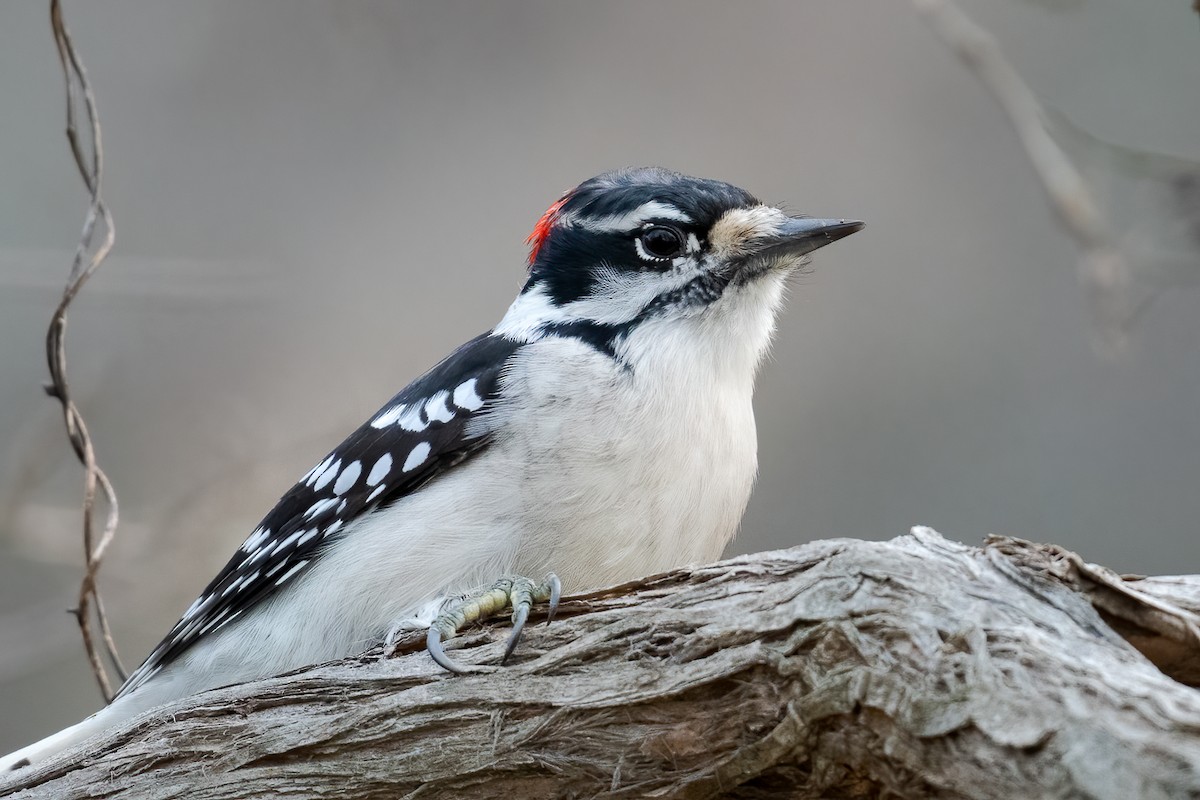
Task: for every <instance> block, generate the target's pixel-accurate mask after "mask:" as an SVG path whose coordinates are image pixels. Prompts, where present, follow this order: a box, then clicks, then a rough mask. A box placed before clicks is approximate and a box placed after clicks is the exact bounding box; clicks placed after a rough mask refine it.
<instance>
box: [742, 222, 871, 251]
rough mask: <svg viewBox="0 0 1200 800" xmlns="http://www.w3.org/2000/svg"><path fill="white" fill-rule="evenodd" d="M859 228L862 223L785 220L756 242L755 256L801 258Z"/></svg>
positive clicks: (861, 227)
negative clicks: (773, 230)
mask: <svg viewBox="0 0 1200 800" xmlns="http://www.w3.org/2000/svg"><path fill="white" fill-rule="evenodd" d="M862 229H863V223H861V222H859V221H858V220H853V219H813V218H812V217H788V218H787V220H786V221H785V222H784V223H783V224H782V225H780V226H779V227H778V229H777V230H776V231H775V232H773V233H772V234H770V235H769V236H766V237H763V238H762V239H759V240H758V247H757V249H756V251H755V255H756V256H802V255H804V254H805V253H811V252H812V251H813V250H816V249H817V248H819V247H824V246H825V245H827V244H831V243H833V242H836V241H837V240H838V239H843V238H845V237H847V236H849V235H850V234H852V233H854V232H856V231H861V230H862Z"/></svg>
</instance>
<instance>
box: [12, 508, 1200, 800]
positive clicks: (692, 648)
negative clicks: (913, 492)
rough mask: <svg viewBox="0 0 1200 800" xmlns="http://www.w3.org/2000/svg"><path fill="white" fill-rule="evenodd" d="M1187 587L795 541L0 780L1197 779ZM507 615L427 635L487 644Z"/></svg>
mask: <svg viewBox="0 0 1200 800" xmlns="http://www.w3.org/2000/svg"><path fill="white" fill-rule="evenodd" d="M1198 610H1200V577H1180V578H1140V579H1122V578H1120V577H1119V576H1116V575H1115V574H1113V573H1111V572H1109V571H1108V570H1105V569H1103V568H1101V567H1096V566H1094V565H1089V564H1086V563H1085V562H1084V561H1083V560H1082V559H1080V558H1079V557H1078V556H1076V555H1074V554H1072V553H1069V552H1067V551H1064V550H1062V549H1060V548H1057V547H1053V546H1045V545H1034V544H1030V543H1028V542H1022V541H1019V540H1014V539H992V540H989V542H988V543H987V544H986V545H985V546H984V547H968V546H966V545H962V544H958V543H955V542H951V541H947V540H945V539H943V538H941V537H940V536H938V535H937V534H936V533H934V532H933V531H930V530H928V529H917V530H914V531H913V532H912V533H911V534H909V535H906V536H902V537H899V538H897V539H895V540H892V541H890V542H862V541H854V540H835V541H822V542H814V543H811V544H808V545H804V546H802V547H797V548H793V549H790V550H783V551H778V552H771V553H760V554H757V555H753V556H745V557H740V558H734V559H730V560H727V561H723V562H721V563H718V564H714V565H712V566H705V567H699V568H695V569H690V570H680V571H676V572H671V573H668V574H664V575H659V576H654V577H651V578H647V579H645V580H642V581H638V582H635V583H631V584H628V585H625V586H619V587H615V588H613V589H608V590H605V591H602V592H596V593H593V594H589V595H585V596H580V597H575V598H570V599H569V600H567V601H565V602H564V605H563V609H562V612H563V613H562V619H561V620H556V621H555V622H554V624H552V625H550V626H537V627H532V628H530V629H529V630H527V632H526V635H525V638H524V639H523V641H522V643H521V646H520V648H519V649H518V651H517V655H516V656H515V657H514V661H513V663H511V664H510V665H509V666H507V667H503V668H495V667H492V666H477V667H475V668H473V670H472V671H471V673H470V674H467V675H462V676H454V675H449V674H446V673H444V672H442V671H440V670H439V669H437V668H436V667H434V666H433V665H432V664H431V663H430V661H429V659H428V657H427V656H426V655H425V654H424V653H422V652H420V641H419V637H416V638H414V639H413V640H409V641H405V642H402V643H401V647H400V652H399V653H398V654H397V655H396V656H395V657H392V658H381V656H380V655H379V653H378V652H375V653H370V654H366V655H364V656H360V657H358V658H353V659H348V660H346V661H341V662H337V663H331V664H324V665H319V666H315V667H312V668H310V669H306V670H302V671H298V672H295V673H292V674H289V675H285V676H282V677H279V678H274V679H271V680H266V681H260V682H257V683H253V684H246V685H241V686H234V687H230V688H226V689H220V690H217V691H213V692H208V693H205V694H203V695H199V696H196V697H194V698H191V699H189V700H187V701H185V702H181V703H178V704H176V705H174V706H171V707H168V708H166V709H160V710H159V711H158V712H152V713H150V714H147V715H144V716H142V717H140V718H138V719H136V720H134V721H133V722H131V723H130V724H129V725H127V726H125V727H123V728H121V729H119V730H115V731H113V732H111V733H110V734H108V735H106V736H105V737H103V738H102V740H97V741H95V742H93V743H91V744H90V746H87V747H85V748H83V749H80V750H76V751H74V752H72V753H68V754H64V756H63V757H62V758H59V759H56V760H54V761H52V762H48V763H46V764H44V765H39V766H37V767H34V768H30V769H29V770H26V771H24V772H22V773H17V775H18V776H19V781H20V783H17V784H9V785H8V786H7V787H6V788H7V789H8V790H10V791H11V790H13V789H18V788H20V787H23V790H20V791H18V792H17V794H16V795H15V796H16V797H21V798H93V797H119V798H135V797H136V798H188V799H189V800H207V799H208V798H214V799H215V798H248V797H327V796H328V797H339V798H389V799H390V798H400V797H422V798H432V797H458V798H492V797H501V796H509V797H520V798H522V800H528V799H531V798H543V797H662V798H717V797H721V798H752V797H788V798H816V797H837V798H859V797H864V798H865V797H881V796H889V797H900V798H909V797H950V798H960V797H961V798H968V797H969V798H1006V799H1007V798H1017V797H1096V798H1121V800H1125V799H1126V798H1135V797H1140V798H1158V797H1161V798H1168V797H1170V798H1174V797H1200V692H1198V691H1197V690H1196V689H1195V688H1193V686H1194V685H1195V684H1196V683H1198V682H1200V681H1198V677H1200V617H1198V616H1197V611H1198ZM506 633H507V629H506V628H505V627H504V626H502V625H500V626H498V627H496V628H495V629H490V628H489V629H486V630H484V631H483V632H482V633H479V632H477V633H472V634H470V635H468V636H466V637H464V639H462V640H461V642H462V646H461V647H459V648H458V649H457V650H455V651H453V656H454V657H455V658H456V659H457V660H459V662H460V663H463V664H472V665H491V664H495V662H496V661H497V659H498V657H499V654H500V652H501V648H502V640H503V638H504V636H505V635H506ZM1130 642H1133V643H1134V644H1136V645H1137V646H1138V647H1139V648H1141V649H1142V651H1144V652H1145V653H1146V655H1143V652H1139V650H1138V649H1135V647H1134V646H1132V645H1131V644H1130ZM1151 658H1153V659H1155V662H1152V661H1151V660H1150V659H1151ZM1155 663H1157V664H1158V666H1156V665H1155ZM1188 684H1192V685H1188ZM0 791H2V790H0Z"/></svg>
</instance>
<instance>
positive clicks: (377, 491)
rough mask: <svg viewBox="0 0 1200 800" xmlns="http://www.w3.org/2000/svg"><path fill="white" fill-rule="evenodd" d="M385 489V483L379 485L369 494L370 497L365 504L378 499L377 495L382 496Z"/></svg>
mask: <svg viewBox="0 0 1200 800" xmlns="http://www.w3.org/2000/svg"><path fill="white" fill-rule="evenodd" d="M386 488H387V484H386V483H381V484H379V485H378V486H376V487H375V491H373V492H371V494H370V496H369V497H368V498H367V502H368V503H369V502H371V501H372V500H374V499H375V498H376V497H379V495H381V494H383V490H384V489H386Z"/></svg>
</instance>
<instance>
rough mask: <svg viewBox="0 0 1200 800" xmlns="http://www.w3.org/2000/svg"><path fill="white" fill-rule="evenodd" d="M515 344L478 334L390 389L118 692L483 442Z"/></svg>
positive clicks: (280, 505) (136, 683)
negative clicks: (360, 520)
mask: <svg viewBox="0 0 1200 800" xmlns="http://www.w3.org/2000/svg"><path fill="white" fill-rule="evenodd" d="M518 347H519V344H518V343H517V342H515V341H512V340H510V339H506V338H503V337H500V336H496V335H492V334H484V335H482V336H479V337H476V338H475V339H472V340H471V341H469V342H467V343H466V344H464V345H463V346H462V347H460V348H458V349H457V350H456V351H454V353H452V354H451V355H450V356H448V357H447V358H446V359H445V360H443V361H442V362H441V363H440V364H438V365H437V366H435V367H434V368H433V369H431V370H430V371H429V372H427V373H425V375H423V376H422V377H420V378H418V379H417V380H416V381H414V382H413V383H411V384H409V385H408V386H407V387H406V388H405V389H404V390H403V391H401V392H400V393H399V394H398V395H396V396H395V397H393V398H392V399H391V401H389V402H388V403H387V405H385V406H384V407H383V408H382V409H380V411H379V413H377V414H376V415H375V416H374V417H372V419H371V420H370V421H368V422H367V423H365V424H364V425H363V426H362V427H360V428H359V429H358V430H356V431H355V432H354V433H352V434H351V435H350V436H349V438H347V439H346V440H345V441H344V442H342V443H341V444H339V445H338V446H337V447H336V448H335V449H334V450H333V452H331V453H330V454H329V455H328V456H327V457H326V458H325V459H324V460H323V461H321V463H319V464H318V465H317V466H316V467H314V468H313V469H312V470H310V471H309V473H308V474H307V475H305V476H304V477H303V478H301V479H300V482H299V483H297V484H296V485H295V486H293V487H292V489H291V490H290V491H289V492H288V493H287V494H285V495H284V496H283V497H282V498H281V499H280V501H279V503H278V504H277V505H276V506H275V508H274V509H272V510H271V513H269V514H267V516H266V517H265V518H264V519H263V521H262V523H260V524H259V526H258V527H257V528H256V529H255V530H254V532H253V533H251V534H250V536H249V537H248V538H247V539H246V541H245V542H244V543H243V544H242V546H241V547H240V548H239V549H238V551H237V552H236V553H235V554H234V556H233V558H231V559H230V560H229V563H227V564H226V565H225V567H224V568H223V569H222V570H221V571H220V573H218V574H217V576H216V577H215V578H213V580H212V582H211V583H209V584H208V586H207V587H206V588H205V589H204V591H203V592H202V593H201V594H200V596H199V597H198V598H196V601H195V602H193V603H192V605H191V606H190V607H189V608H188V610H187V611H186V612H184V614H183V617H182V618H181V619H180V620H179V621H178V622H177V623H175V626H174V627H173V628H172V629H171V631H170V632H169V633H168V634H167V636H166V638H164V639H163V640H162V642H160V643H159V645H158V646H157V647H156V648H155V649H154V651H153V652H152V653H151V654H150V656H149V657H148V658H147V659H146V661H145V662H144V663H143V664H142V665H141V666H140V667H138V669H137V670H136V671H134V673H133V674H132V675H130V676H129V679H128V680H127V681H126V682H125V684H124V685H123V686H122V687H121V691H120V692H119V693H118V695H121V694H126V693H128V692H130V691H132V690H133V689H135V688H137V686H139V685H140V684H142V683H143V682H145V681H146V679H148V678H149V677H150V676H151V675H153V674H154V673H155V672H157V671H158V670H160V669H161V668H162V667H163V666H165V665H166V664H167V663H169V662H170V661H172V660H173V659H175V658H177V657H178V656H179V655H180V654H181V653H183V652H184V651H185V650H187V649H188V648H189V647H190V646H191V645H192V644H193V643H194V642H196V641H197V640H199V639H200V638H201V637H203V636H206V635H208V634H210V633H213V632H214V631H217V630H220V629H221V628H222V627H223V626H225V625H228V624H229V623H230V622H232V621H233V620H235V619H236V618H237V617H238V616H240V615H241V614H243V613H245V612H246V611H247V610H248V609H250V608H251V607H252V606H254V605H255V604H257V603H259V602H261V601H262V600H263V599H264V598H266V597H269V596H270V595H272V594H273V593H274V592H275V591H276V590H278V589H279V587H281V586H282V585H284V584H285V583H287V582H288V581H290V580H292V579H294V578H295V577H296V576H297V575H299V574H301V573H302V572H303V571H304V570H305V569H307V568H308V567H310V566H311V565H312V563H313V562H314V561H315V560H316V559H318V558H320V557H321V554H322V552H323V551H324V550H325V549H326V548H327V547H328V546H329V544H330V543H331V542H332V541H334V540H336V539H337V538H338V537H339V536H340V535H341V532H342V531H344V529H345V526H346V525H347V524H348V523H349V522H351V521H352V520H354V519H355V518H356V517H359V516H361V515H363V514H367V513H370V512H371V511H373V510H375V509H376V508H378V507H379V506H381V505H386V504H388V503H391V502H394V501H395V500H397V499H398V498H401V497H403V496H405V495H407V494H409V493H410V492H413V491H415V490H416V489H418V488H419V487H420V486H422V485H423V484H425V483H426V482H428V481H429V480H431V479H433V478H435V477H436V476H437V475H439V474H441V473H442V472H445V471H446V470H448V469H451V468H453V467H454V466H456V465H457V464H459V463H461V462H462V461H463V460H464V459H466V458H469V457H470V456H472V455H474V454H475V453H478V452H479V451H480V450H481V449H483V448H484V447H486V446H487V443H488V435H487V433H486V426H485V425H480V424H475V425H472V424H470V423H471V421H472V420H477V421H478V420H479V418H480V415H481V412H485V411H486V410H487V409H488V407H489V404H490V403H492V402H493V401H494V400H495V397H496V393H497V391H498V388H497V385H498V382H499V378H500V373H501V371H502V369H503V367H504V364H505V363H506V362H507V361H508V358H509V356H511V355H512V354H513V352H515V350H516V349H517V348H518Z"/></svg>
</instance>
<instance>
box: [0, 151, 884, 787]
mask: <svg viewBox="0 0 1200 800" xmlns="http://www.w3.org/2000/svg"><path fill="white" fill-rule="evenodd" d="M860 227H861V223H857V222H846V221H844V220H819V219H811V218H807V217H791V216H788V215H787V214H785V213H784V212H782V211H780V210H779V209H777V208H773V207H771V206H767V205H764V204H762V203H760V202H759V201H758V200H756V199H755V198H754V197H752V196H751V195H750V194H748V193H747V192H745V191H743V190H741V189H738V188H736V187H734V186H730V185H729V184H725V183H721V182H718V181H710V180H703V179H697V178H690V177H687V176H683V175H679V174H677V173H673V172H669V171H666V170H661V169H654V168H646V169H635V170H622V171H618V172H613V173H607V174H605V175H601V176H598V177H596V178H593V179H592V180H590V181H587V182H585V183H583V184H581V185H580V186H579V187H577V188H576V189H574V190H572V191H571V192H568V193H567V194H566V195H564V197H563V198H562V199H560V200H559V201H558V202H557V203H555V204H554V205H552V206H551V207H550V209H549V210H548V211H547V212H546V214H545V215H544V216H543V217H542V219H541V221H539V223H538V225H537V227H536V228H535V230H534V233H533V234H532V235H531V236H530V244H531V245H532V248H531V253H530V259H529V261H530V263H529V267H530V270H529V278H528V280H527V282H526V284H525V286H524V288H523V289H522V291H521V293H520V294H519V295H518V297H517V298H516V300H515V301H514V302H513V304H512V305H511V307H510V308H509V310H508V312H507V314H506V315H505V316H504V318H503V319H502V320H501V321H500V323H499V324H498V325H497V326H496V327H495V328H494V329H493V330H492V331H490V332H488V333H487V334H484V335H482V336H479V337H477V338H475V339H473V340H471V341H470V342H468V343H467V344H465V345H463V346H462V347H461V348H459V349H458V350H456V351H455V352H454V353H453V354H451V355H450V356H449V357H447V358H446V359H445V360H444V361H442V362H441V363H440V364H438V365H437V366H436V367H434V368H433V369H431V370H430V371H429V372H428V373H426V374H425V375H424V376H422V377H421V378H419V379H418V380H416V381H415V382H413V383H412V384H410V385H409V386H408V387H407V388H406V389H404V390H403V391H401V392H400V393H399V394H398V395H396V396H395V397H394V398H393V399H392V400H391V401H389V402H388V403H387V404H386V405H385V406H383V408H382V409H381V410H380V411H379V412H378V413H377V414H376V415H375V416H374V417H372V418H371V419H370V420H368V421H367V422H366V423H364V424H363V426H362V427H360V428H359V429H358V430H356V431H355V432H354V433H352V434H351V435H350V436H349V437H348V438H347V439H346V440H345V441H344V442H343V443H342V444H340V445H338V447H337V448H335V449H334V450H333V451H332V452H331V453H329V454H328V455H327V456H326V457H325V458H324V459H322V460H321V461H320V462H319V463H318V464H317V466H316V467H314V468H313V469H312V470H310V471H309V472H308V474H306V475H305V476H304V477H303V478H302V479H301V480H300V481H299V482H298V483H297V484H296V485H295V486H294V487H293V488H292V489H291V490H290V491H289V492H288V493H287V494H285V495H284V496H283V498H282V499H281V500H280V501H279V503H278V505H276V507H275V508H274V509H273V510H272V511H271V512H270V513H269V514H268V515H267V516H266V517H265V518H264V519H263V521H262V523H261V524H260V525H259V527H258V528H257V529H256V530H255V531H254V532H253V533H252V534H251V535H250V536H249V537H248V538H247V540H246V541H245V543H244V544H243V545H242V546H241V548H240V549H239V550H238V551H237V553H236V554H235V555H234V557H233V558H232V559H231V560H230V561H229V563H228V564H227V565H226V566H225V568H224V569H223V570H222V571H221V572H220V573H219V574H218V575H217V576H216V577H215V578H214V579H213V580H212V582H210V583H209V585H208V586H207V587H206V588H205V590H204V591H203V592H202V593H201V595H200V597H199V598H198V599H197V600H196V601H195V603H193V604H192V606H191V607H190V608H189V609H188V610H187V611H186V612H185V613H184V615H183V617H182V618H181V619H180V621H179V622H178V623H177V624H176V625H175V627H174V628H172V630H171V631H170V632H169V633H168V634H167V636H166V638H165V639H164V640H163V641H162V643H161V644H159V645H158V647H157V648H155V650H154V651H153V652H152V653H151V655H150V656H149V658H147V659H146V661H145V663H143V664H142V666H141V667H139V668H138V670H136V671H135V672H134V674H133V675H131V676H130V678H129V680H128V681H127V682H126V684H125V685H124V686H123V687H122V689H121V691H120V693H119V694H118V696H117V698H116V699H115V700H114V701H113V703H112V704H111V705H109V706H108V707H107V708H105V709H102V710H101V711H99V712H97V713H96V714H94V715H93V716H91V717H89V718H88V719H86V720H84V721H83V722H81V723H79V724H78V725H75V726H73V727H71V728H68V729H66V730H65V731H62V732H60V733H58V734H55V735H54V736H51V737H49V738H47V739H45V740H43V741H42V742H39V743H37V744H34V745H31V746H30V747H28V748H25V749H24V750H22V751H19V752H17V753H14V754H11V755H10V756H7V757H5V758H4V759H0V769H7V768H11V767H13V766H20V765H22V764H24V763H28V762H32V761H37V760H40V759H43V758H45V757H47V756H49V755H52V754H54V753H55V752H58V751H60V750H62V749H64V748H66V747H69V746H71V745H72V744H75V743H77V742H79V741H81V740H83V739H85V738H87V737H88V736H90V735H92V734H94V733H96V732H98V731H101V730H104V729H105V728H109V727H111V726H113V725H116V724H118V723H120V722H121V721H123V720H125V719H128V718H130V717H132V716H134V715H135V714H137V713H140V712H142V711H145V710H147V709H150V708H153V707H155V706H157V705H160V704H163V703H166V702H169V701H172V700H175V699H178V698H180V697H183V696H186V695H188V694H192V693H194V692H198V691H202V690H204V689H208V688H214V687H217V686H221V685H226V684H230V683H237V682H242V681H247V680H252V679H255V678H260V677H265V676H269V675H273V674H277V673H280V672H284V671H286V670H288V669H292V668H296V667H300V666H303V665H305V664H311V663H316V662H319V661H322V660H327V659H332V658H338V657H343V656H348V655H352V654H354V653H356V652H360V651H361V650H363V649H365V648H366V647H368V646H370V645H371V644H372V643H373V642H376V641H379V639H380V638H382V637H384V636H385V635H387V634H388V633H389V631H391V630H394V629H396V628H397V627H398V626H403V625H421V624H425V625H428V624H429V622H430V621H431V620H432V618H433V616H434V615H435V614H436V612H437V610H438V609H439V608H440V607H441V605H442V603H443V602H444V600H445V599H446V598H447V597H450V596H454V595H457V594H461V593H463V592H466V591H469V590H472V589H476V588H479V587H482V586H485V585H487V584H489V583H491V582H492V581H493V580H494V579H495V578H497V577H499V576H501V575H507V574H520V575H530V576H534V575H537V576H540V575H542V574H544V573H546V572H549V571H554V572H555V573H557V574H558V575H559V576H560V578H561V579H562V582H563V584H564V585H565V586H567V587H568V588H569V589H571V590H582V589H586V588H590V587H596V586H600V585H605V584H609V583H615V582H619V581H624V580H629V579H632V578H635V577H637V576H639V575H643V574H646V573H649V572H655V571H659V570H665V569H670V568H672V567H676V566H680V565H683V564H687V563H693V562H698V561H705V560H711V559H715V558H717V557H719V555H720V553H721V551H722V549H723V548H724V546H725V544H726V543H727V542H728V541H729V539H730V538H731V537H732V536H733V534H734V532H735V531H736V529H737V526H738V523H739V521H740V519H741V515H742V512H743V510H744V509H745V505H746V502H747V500H748V498H749V494H750V488H751V486H752V484H753V480H754V475H755V471H756V450H757V445H756V438H755V428H754V417H753V410H752V407H751V399H752V394H753V384H754V377H755V373H756V371H757V368H758V365H759V363H760V361H761V359H762V356H763V355H764V353H765V351H766V348H767V345H768V343H769V340H770V336H771V332H772V330H773V326H774V319H775V314H776V310H777V308H778V306H779V303H780V301H781V299H782V293H783V288H784V283H785V281H786V279H787V277H788V275H789V274H791V273H792V272H793V271H794V269H795V268H796V267H797V266H798V265H799V264H801V263H803V262H804V260H805V259H806V255H807V253H809V252H811V251H812V250H815V249H817V248H818V247H821V246H823V245H824V244H827V243H829V242H832V241H835V240H836V239H839V238H841V237H843V236H846V235H848V234H850V233H853V232H854V231H856V230H858V229H859V228H860Z"/></svg>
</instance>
